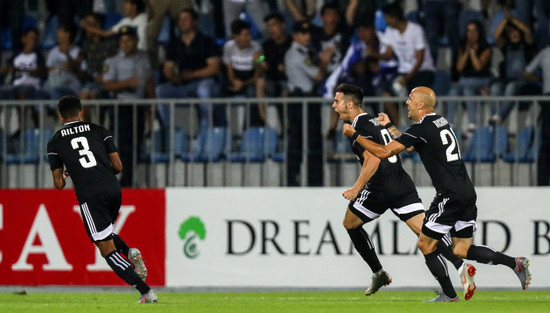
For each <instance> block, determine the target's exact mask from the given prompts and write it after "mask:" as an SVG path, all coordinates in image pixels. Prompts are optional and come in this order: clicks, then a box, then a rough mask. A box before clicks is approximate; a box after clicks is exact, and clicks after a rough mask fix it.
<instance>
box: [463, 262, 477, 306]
mask: <svg viewBox="0 0 550 313" xmlns="http://www.w3.org/2000/svg"><path fill="white" fill-rule="evenodd" d="M475 274H476V268H475V267H474V266H473V265H472V264H468V263H464V266H463V267H462V273H460V280H461V281H462V285H463V286H464V300H470V299H472V297H473V296H474V291H475V290H476V284H475V283H474V275H475Z"/></svg>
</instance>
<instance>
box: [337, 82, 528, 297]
mask: <svg viewBox="0 0 550 313" xmlns="http://www.w3.org/2000/svg"><path fill="white" fill-rule="evenodd" d="M435 104H436V97H435V93H434V92H433V90H431V89H430V88H428V87H417V88H415V89H413V90H412V91H411V93H410V94H409V99H408V100H407V106H408V109H409V113H408V114H409V118H410V119H412V120H413V121H415V122H416V124H414V125H412V126H411V127H409V128H408V129H407V130H406V131H405V132H404V133H403V134H401V132H399V130H397V129H396V128H395V126H393V125H392V124H391V123H390V122H389V119H388V116H387V115H385V114H380V116H379V119H378V120H379V122H380V125H381V126H384V127H385V128H386V129H388V130H389V132H391V133H395V134H396V135H397V136H398V137H397V138H395V140H393V141H392V142H390V143H389V144H387V145H381V144H379V143H377V142H374V141H372V140H369V138H364V137H362V136H361V133H360V132H356V131H355V129H354V128H353V126H351V125H344V134H345V135H346V136H348V137H350V138H351V140H353V141H355V142H357V143H359V144H360V145H361V146H362V147H363V148H364V149H365V150H367V151H368V152H370V153H372V154H373V155H375V156H376V157H378V158H381V159H388V158H391V157H393V156H395V155H397V154H399V153H400V152H402V151H403V150H405V149H407V148H410V147H414V149H415V150H416V151H417V152H418V154H419V155H420V159H421V160H422V163H423V164H424V167H425V168H426V171H427V172H428V174H429V175H430V177H431V179H432V183H433V186H434V187H435V189H436V193H437V194H436V196H435V199H434V200H433V202H432V204H431V205H430V208H429V209H428V211H427V212H426V218H425V219H424V225H423V226H422V233H421V234H420V239H419V241H418V247H419V248H420V251H422V253H423V254H424V257H425V259H426V265H427V266H428V268H429V269H430V272H431V273H432V274H433V275H434V276H435V277H436V279H437V280H438V281H439V283H440V285H441V287H442V289H443V293H440V294H439V295H438V296H437V297H436V298H434V299H432V300H429V301H428V302H452V301H457V300H458V297H457V295H456V292H455V291H454V289H453V286H452V284H451V281H450V279H449V277H448V276H447V275H446V272H447V270H446V268H445V267H444V265H443V264H442V262H441V260H440V258H439V255H438V253H437V250H436V248H437V247H438V242H439V241H440V240H441V239H442V238H443V236H444V235H445V234H447V233H448V232H450V234H451V237H452V242H453V251H454V253H455V255H457V256H458V257H460V258H462V259H468V260H475V261H478V262H480V263H488V264H503V265H506V266H508V267H509V268H511V269H512V270H514V273H516V275H517V276H518V278H519V280H520V282H521V287H522V288H523V289H526V288H527V287H528V286H529V284H530V282H531V274H530V273H529V260H528V259H527V258H524V257H510V256H508V255H505V254H502V253H500V252H498V251H496V250H495V249H493V248H490V247H487V246H481V245H473V244H472V237H473V235H474V232H475V230H476V219H477V207H476V199H477V195H476V192H475V189H474V186H473V184H472V182H471V181H470V177H469V176H468V172H467V171H466V166H465V165H464V162H463V161H462V159H461V152H460V150H459V146H458V142H457V139H456V136H455V134H454V132H453V130H452V129H451V126H450V125H449V123H448V122H447V120H446V119H445V118H444V117H442V116H441V115H438V114H436V113H435V112H434V107H435Z"/></svg>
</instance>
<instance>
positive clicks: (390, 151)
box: [344, 124, 405, 159]
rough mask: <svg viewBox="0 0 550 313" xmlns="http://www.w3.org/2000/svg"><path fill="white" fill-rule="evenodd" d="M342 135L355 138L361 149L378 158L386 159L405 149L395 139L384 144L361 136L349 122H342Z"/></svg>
mask: <svg viewBox="0 0 550 313" xmlns="http://www.w3.org/2000/svg"><path fill="white" fill-rule="evenodd" d="M344 135H346V136H348V137H351V138H353V139H355V140H356V141H357V142H358V143H359V144H360V145H361V147H363V149H365V150H367V151H368V152H370V153H372V154H373V155H374V156H376V157H377V158H380V159H387V158H389V157H392V156H394V155H396V154H399V153H401V152H402V151H404V150H405V146H404V145H402V144H401V143H399V142H397V141H395V140H394V141H392V142H390V143H389V144H387V145H385V146H384V145H380V144H377V143H376V142H374V141H370V140H368V139H366V138H364V137H361V136H359V134H357V133H356V132H355V128H353V126H351V125H350V124H344Z"/></svg>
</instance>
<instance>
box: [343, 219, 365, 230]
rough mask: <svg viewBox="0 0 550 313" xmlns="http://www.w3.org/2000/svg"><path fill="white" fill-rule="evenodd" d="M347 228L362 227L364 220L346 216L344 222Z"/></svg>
mask: <svg viewBox="0 0 550 313" xmlns="http://www.w3.org/2000/svg"><path fill="white" fill-rule="evenodd" d="M342 224H343V225H344V228H345V229H355V228H358V227H361V226H362V225H363V221H361V220H360V219H358V218H348V217H346V218H344V221H343V222H342Z"/></svg>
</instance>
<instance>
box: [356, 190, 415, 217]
mask: <svg viewBox="0 0 550 313" xmlns="http://www.w3.org/2000/svg"><path fill="white" fill-rule="evenodd" d="M348 208H349V209H350V211H351V212H353V214H355V215H356V216H357V217H359V218H360V219H361V220H362V221H363V222H365V223H368V222H370V221H372V220H375V219H377V218H378V217H379V216H380V215H382V214H384V212H386V210H388V209H389V210H391V211H392V212H393V214H395V216H397V217H399V219H400V220H402V221H403V222H405V221H407V220H408V219H410V218H411V217H413V216H416V215H418V214H421V213H424V206H423V205H422V200H420V198H419V197H418V194H417V193H416V190H415V191H414V192H408V193H405V194H402V195H399V196H384V195H382V194H381V193H374V192H371V191H369V190H366V189H363V190H361V192H360V193H359V195H358V196H357V198H355V200H353V201H350V203H349V205H348Z"/></svg>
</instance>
